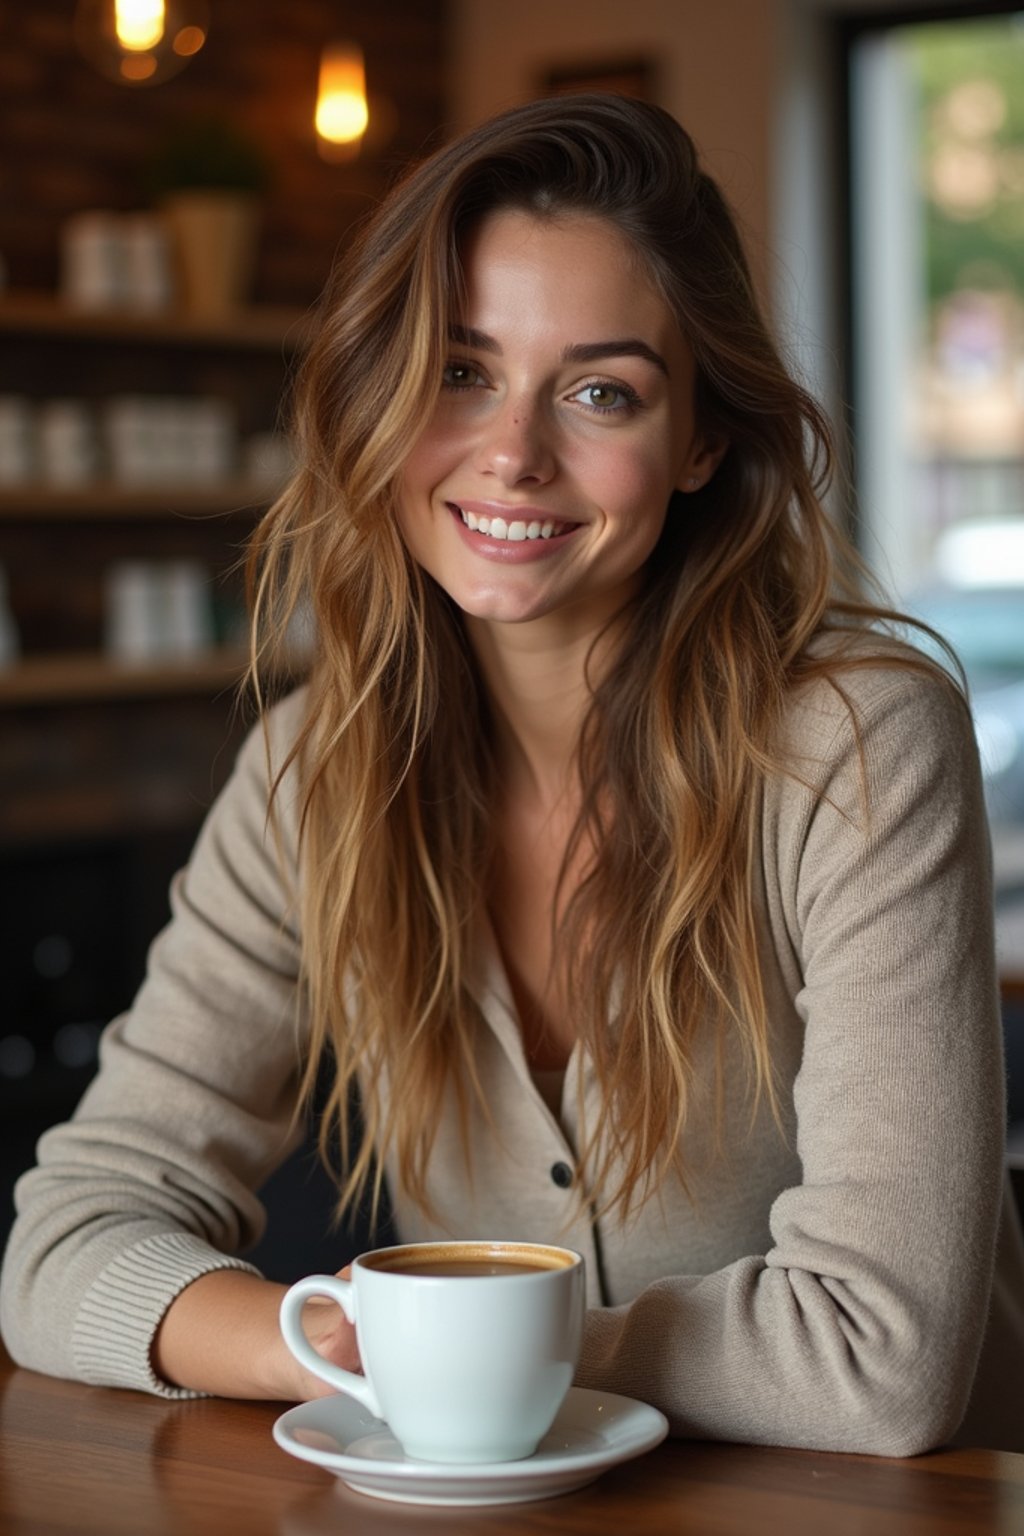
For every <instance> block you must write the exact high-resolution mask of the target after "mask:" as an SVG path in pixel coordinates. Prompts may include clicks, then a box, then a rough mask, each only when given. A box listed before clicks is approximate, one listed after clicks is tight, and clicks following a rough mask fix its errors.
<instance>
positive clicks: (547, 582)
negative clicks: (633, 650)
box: [399, 209, 725, 646]
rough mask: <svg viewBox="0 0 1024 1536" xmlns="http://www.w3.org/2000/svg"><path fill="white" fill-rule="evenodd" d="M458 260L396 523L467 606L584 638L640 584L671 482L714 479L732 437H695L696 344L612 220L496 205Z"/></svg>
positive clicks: (477, 615) (483, 616) (556, 634)
mask: <svg viewBox="0 0 1024 1536" xmlns="http://www.w3.org/2000/svg"><path fill="white" fill-rule="evenodd" d="M463 266H464V274H465V299H464V303H463V306H462V313H461V314H460V316H459V318H458V319H457V321H456V322H455V324H454V325H453V326H452V329H451V338H452V352H451V356H450V357H449V359H448V361H447V362H446V364H445V367H444V372H443V382H442V390H441V395H440V397H439V399H438V403H437V406H436V408H435V411H434V416H433V419H432V420H431V421H430V423H429V424H428V426H427V427H426V429H425V430H424V431H423V433H422V434H421V436H420V438H419V440H418V441H417V443H416V444H415V446H414V447H413V449H412V451H411V453H410V454H409V456H408V458H407V460H406V463H405V467H404V470H403V473H402V478H401V490H400V499H399V526H400V527H401V530H402V534H403V537H404V539H405V543H406V547H407V548H408V549H409V551H410V553H411V554H412V556H413V558H414V559H415V560H416V561H417V563H418V564H419V565H420V566H421V567H422V568H423V569H424V570H425V571H427V572H429V574H430V575H431V576H432V577H433V578H434V580H435V581H436V582H437V583H438V585H439V586H440V587H442V588H443V589H444V591H445V592H447V593H448V595H449V597H450V598H452V600H453V601H454V602H455V603H456V605H457V606H458V607H459V608H460V609H461V610H462V612H463V613H464V614H466V615H467V616H468V617H470V618H472V619H477V620H480V621H485V622H497V623H502V624H505V623H510V622H512V623H515V622H520V623H521V622H525V621H532V622H534V623H535V624H539V623H540V621H541V620H546V621H547V623H548V628H549V630H550V631H551V633H550V640H549V641H548V643H549V644H551V645H552V646H561V645H565V644H567V643H571V642H572V641H573V640H574V639H579V640H582V641H583V642H584V643H587V644H589V643H590V642H591V641H592V640H593V639H594V638H595V636H596V635H597V634H598V633H599V632H600V631H601V629H602V628H603V627H604V626H605V625H606V624H607V623H608V621H609V620H610V619H612V618H613V617H614V616H615V614H616V613H618V612H620V611H621V610H622V609H623V608H624V606H625V605H626V603H627V602H628V599H629V598H630V596H631V595H632V594H633V593H634V592H635V591H636V590H637V588H638V586H639V585H640V584H641V579H642V578H641V572H642V570H643V567H644V565H645V563H646V561H647V560H648V558H649V556H650V555H651V552H652V551H653V549H654V547H655V545H656V544H657V542H658V540H659V538H660V537H661V533H662V529H663V527H664V524H665V517H666V515H667V510H668V504H669V500H670V498H671V495H672V493H673V491H674V490H679V491H684V492H688V491H691V490H693V489H695V488H696V487H697V486H699V485H700V484H702V483H704V482H705V481H706V480H708V479H709V478H710V476H711V474H712V473H713V472H714V469H715V466H716V465H717V463H718V460H719V459H720V458H721V455H722V453H723V452H724V448H725V444H724V442H716V444H715V446H714V448H710V447H708V446H707V445H706V444H705V442H704V440H703V436H702V435H701V434H700V433H698V431H697V427H696V423H695V420H694V365H693V357H692V354H691V352H690V349H689V347H688V346H687V344H686V342H685V340H684V338H683V335H682V333H681V331H680V329H679V326H678V324H677V323H676V319H675V316H674V315H673V313H672V311H671V310H670V309H669V307H668V305H667V304H666V302H665V300H664V299H663V298H662V297H661V295H660V294H659V293H658V291H657V290H656V289H655V287H654V286H653V284H652V283H651V282H650V281H648V280H647V279H646V278H644V276H643V275H642V274H638V272H637V270H636V260H635V257H634V255H633V251H632V248H631V246H630V244H629V242H628V241H627V240H626V239H625V237H624V236H623V235H621V234H620V233H619V231H618V230H617V229H616V227H615V226H614V225H612V224H609V223H607V222H605V221H604V220H603V219H598V218H594V217H592V216H590V217H588V216H583V217H580V216H575V217H574V216H566V217H555V216H551V215H548V216H538V215H535V214H531V213H525V212H519V211H517V210H514V209H513V210H505V211H499V212H496V213H493V214H491V215H490V216H489V217H487V218H486V219H485V220H484V221H483V222H482V224H481V225H480V226H479V228H477V229H476V230H475V231H474V232H473V234H472V236H471V237H470V238H469V239H468V240H467V241H466V243H465V249H464V252H463ZM471 628H472V626H471ZM535 633H536V635H537V637H538V642H539V643H544V642H543V641H540V636H541V631H540V630H539V629H538V630H537V631H535ZM494 641H495V643H496V644H500V643H501V637H500V635H497V634H496V635H495V637H494Z"/></svg>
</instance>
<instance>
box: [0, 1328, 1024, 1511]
mask: <svg viewBox="0 0 1024 1536" xmlns="http://www.w3.org/2000/svg"><path fill="white" fill-rule="evenodd" d="M280 1412H281V1407H280V1405H278V1404H273V1403H229V1402H223V1401H212V1400H206V1401H200V1402H187V1403H166V1402H163V1401H161V1400H158V1399H156V1398H150V1397H145V1396H142V1395H140V1394H138V1393H134V1392H114V1391H107V1390H103V1389H100V1388H97V1387H81V1386H76V1385H73V1384H71V1383H68V1382H61V1381H54V1380H51V1379H50V1378H49V1377H45V1376H37V1375H34V1374H33V1373H32V1372H30V1371H20V1370H16V1369H14V1368H13V1367H12V1366H11V1364H10V1362H9V1361H8V1360H7V1359H6V1357H5V1356H3V1354H2V1351H0V1536H43V1533H46V1536H57V1533H61V1536H343V1533H344V1536H349V1533H357V1536H363V1533H366V1536H399V1533H400V1536H410V1533H417V1532H418V1533H436V1536H448V1533H454V1536H477V1533H480V1536H484V1533H486V1536H528V1533H534V1532H536V1533H544V1532H552V1533H555V1532H557V1533H560V1536H573V1533H578V1536H604V1533H607V1536H669V1533H671V1536H688V1533H694V1536H750V1533H758V1536H774V1533H775V1532H779V1533H782V1536H967V1533H970V1536H975V1533H978V1536H981V1533H984V1536H1021V1533H1022V1532H1024V1455H1020V1456H1016V1455H1008V1454H1006V1453H1005V1452H1004V1453H1000V1452H996V1451H982V1450H964V1451H940V1452H936V1453H934V1454H932V1455H929V1456H921V1457H917V1458H915V1459H913V1460H909V1461H884V1460H881V1459H877V1458H874V1457H869V1456H836V1455H824V1454H820V1453H812V1452H807V1451H785V1450H765V1449H761V1448H758V1447H750V1446H731V1445H702V1444H695V1443H687V1442H685V1441H666V1442H665V1443H664V1444H663V1445H661V1446H659V1447H658V1448H657V1450H654V1451H652V1452H650V1453H649V1454H648V1455H647V1456H643V1457H640V1458H639V1459H638V1460H636V1461H633V1462H630V1463H627V1464H626V1465H624V1466H620V1467H617V1468H614V1469H613V1470H612V1471H610V1472H607V1473H606V1474H605V1475H604V1476H603V1477H601V1478H600V1479H599V1480H598V1481H597V1482H596V1483H593V1484H591V1485H590V1487H588V1488H585V1489H582V1490H580V1491H578V1492H576V1493H570V1494H565V1495H563V1496H562V1497H561V1498H557V1499H547V1500H543V1501H539V1502H537V1503H531V1504H519V1505H507V1506H504V1507H501V1508H496V1509H479V1510H473V1509H469V1510H459V1509H455V1510H453V1509H430V1508H418V1507H410V1506H404V1505H398V1504H386V1503H383V1502H382V1501H380V1500H376V1499H370V1498H366V1497H363V1496H361V1495H359V1494H355V1493H351V1492H350V1491H349V1490H348V1489H347V1488H345V1487H344V1486H343V1485H342V1484H341V1483H340V1482H338V1481H337V1480H336V1479H335V1478H333V1477H331V1476H330V1475H328V1474H327V1473H325V1472H322V1471H320V1470H319V1469H318V1468H315V1467H311V1466H308V1465H306V1464H305V1463H304V1462H299V1461H296V1460H295V1459H294V1458H292V1457H290V1456H288V1455H286V1454H285V1453H284V1452H283V1451H281V1450H279V1449H278V1448H277V1446H276V1445H275V1444H274V1443H273V1441H272V1440H271V1436H270V1426H271V1424H272V1423H273V1421H274V1419H275V1418H276V1417H277V1415H278V1414H279V1413H280Z"/></svg>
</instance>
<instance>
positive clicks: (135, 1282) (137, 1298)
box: [73, 1232, 259, 1398]
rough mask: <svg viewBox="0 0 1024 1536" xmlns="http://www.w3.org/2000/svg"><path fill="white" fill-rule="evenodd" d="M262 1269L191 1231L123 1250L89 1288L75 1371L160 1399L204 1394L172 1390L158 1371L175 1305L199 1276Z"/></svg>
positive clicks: (168, 1234) (78, 1334) (80, 1322)
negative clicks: (158, 1353)
mask: <svg viewBox="0 0 1024 1536" xmlns="http://www.w3.org/2000/svg"><path fill="white" fill-rule="evenodd" d="M217 1269H240V1270H244V1271H245V1272H246V1273H248V1274H251V1275H258V1274H259V1270H258V1269H256V1268H254V1266H253V1265H252V1264H247V1263H246V1262H245V1260H244V1259H236V1258H232V1257H231V1256H230V1255H229V1254H224V1253H218V1252H217V1250H216V1249H215V1248H211V1247H210V1245H209V1244H208V1243H206V1242H204V1241H203V1240H202V1238H199V1237H194V1236H193V1235H192V1234H191V1233H187V1232H160V1233H157V1234H155V1235H154V1236H153V1237H147V1238H146V1239H145V1240H144V1241H143V1242H141V1243H138V1244H137V1245H136V1246H135V1247H134V1248H129V1249H128V1250H127V1251H126V1252H125V1253H122V1254H119V1255H118V1257H117V1258H116V1259H115V1260H114V1261H113V1263H111V1264H108V1265H107V1268H106V1269H105V1270H104V1271H103V1273H102V1274H101V1275H100V1276H99V1278H98V1279H97V1281H96V1282H95V1284H94V1285H93V1286H92V1287H91V1289H90V1290H89V1291H88V1292H87V1293H86V1296H85V1298H84V1300H83V1302H82V1305H81V1308H80V1309H79V1313H78V1317H77V1319H76V1321H75V1330H74V1344H73V1348H74V1357H75V1370H76V1374H77V1375H78V1376H79V1377H80V1379H81V1380H82V1381H87V1382H90V1383H91V1384H92V1385H93V1386H97V1387H131V1388H134V1389H135V1390H136V1391H139V1392H152V1393H155V1394H156V1395H157V1396H158V1397H169V1398H188V1397H203V1396H204V1395H206V1394H204V1393H202V1392H194V1391H192V1390H190V1389H189V1388H186V1387H173V1386H171V1385H169V1383H168V1382H166V1381H162V1380H161V1379H160V1377H159V1376H157V1374H156V1372H155V1371H154V1370H153V1366H152V1362H151V1359H150V1353H151V1350H152V1347H153V1339H154V1338H155V1336H156V1331H157V1328H158V1327H159V1324H160V1320H161V1318H162V1317H163V1315H164V1313H165V1312H166V1311H167V1308H168V1307H169V1306H170V1304H171V1302H172V1301H173V1300H174V1298H175V1297H176V1296H179V1295H180V1294H181V1292H182V1291H183V1290H184V1289H185V1287H186V1286H187V1285H191V1283H192V1281H193V1280H198V1279H199V1276H200V1275H206V1274H210V1273H212V1272H213V1271H214V1270H217Z"/></svg>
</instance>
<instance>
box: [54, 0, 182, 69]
mask: <svg viewBox="0 0 1024 1536" xmlns="http://www.w3.org/2000/svg"><path fill="white" fill-rule="evenodd" d="M208 20H209V10H208V6H207V3H206V0H78V6H77V9H76V11H75V37H76V40H77V42H78V46H79V49H80V50H81V52H82V53H83V55H84V56H85V58H87V59H88V61H89V63H90V64H92V65H93V66H94V67H95V68H96V69H98V70H99V71H100V73H101V74H103V75H106V76H107V78H108V79H111V80H116V81H117V82H118V84H119V85H130V86H136V85H159V84H160V83H161V82H162V81H164V80H169V79H170V78H171V76H172V75H176V74H177V73H178V71H179V70H180V69H184V67H185V65H186V64H187V63H188V61H189V60H190V59H191V58H194V57H195V55H196V54H197V53H198V52H199V50H200V48H202V46H203V44H204V43H205V42H206V32H207V25H208Z"/></svg>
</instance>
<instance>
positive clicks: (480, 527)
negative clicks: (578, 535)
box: [448, 502, 580, 544]
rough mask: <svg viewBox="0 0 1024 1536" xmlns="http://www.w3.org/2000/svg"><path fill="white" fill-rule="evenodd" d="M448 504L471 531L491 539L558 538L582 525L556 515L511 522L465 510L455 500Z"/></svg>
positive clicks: (513, 540)
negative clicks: (560, 518) (561, 519)
mask: <svg viewBox="0 0 1024 1536" xmlns="http://www.w3.org/2000/svg"><path fill="white" fill-rule="evenodd" d="M448 505H449V506H450V507H451V509H452V511H453V512H457V513H458V515H459V516H460V517H461V518H462V521H463V523H464V524H465V525H466V527H467V528H468V529H469V531H470V533H482V534H484V535H485V536H486V537H487V538H489V539H498V540H507V542H508V543H510V544H515V543H522V542H523V540H525V539H557V538H558V536H559V535H560V534H563V533H571V532H572V531H573V529H574V528H578V527H579V526H580V525H579V523H564V522H559V520H558V519H557V518H554V517H546V518H544V519H543V520H541V519H539V518H531V519H530V521H529V522H527V521H525V519H523V518H513V520H512V521H511V522H509V521H508V520H507V519H506V518H504V517H478V516H477V514H476V513H475V512H466V511H464V509H463V508H462V507H460V506H458V505H457V503H455V502H449V503H448Z"/></svg>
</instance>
